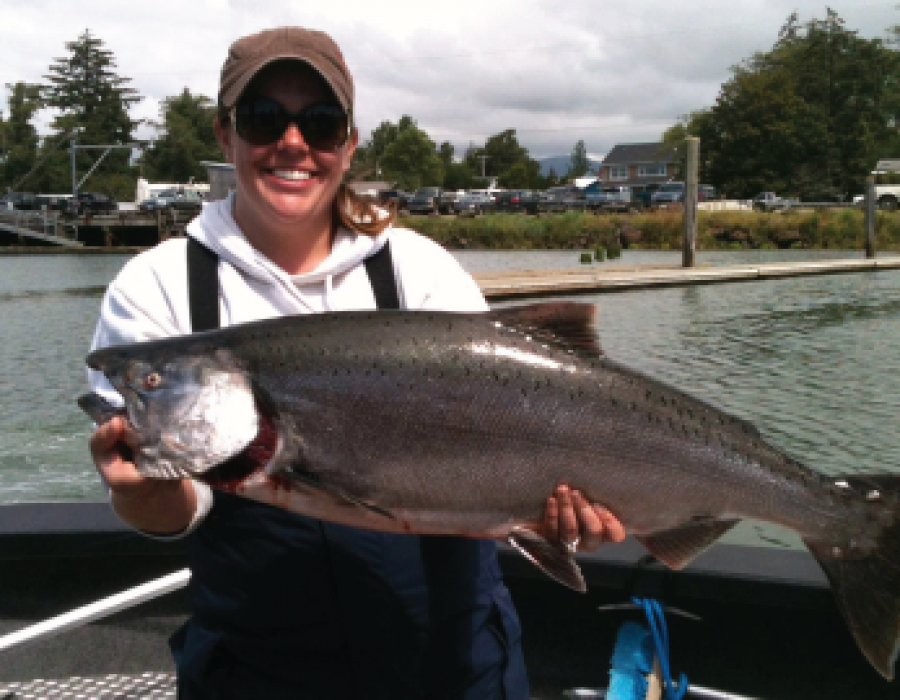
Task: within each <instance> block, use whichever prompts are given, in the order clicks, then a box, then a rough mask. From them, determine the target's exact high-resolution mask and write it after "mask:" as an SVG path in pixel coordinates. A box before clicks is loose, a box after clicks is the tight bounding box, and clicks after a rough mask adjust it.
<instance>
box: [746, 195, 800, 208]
mask: <svg viewBox="0 0 900 700" xmlns="http://www.w3.org/2000/svg"><path fill="white" fill-rule="evenodd" d="M798 204H800V200H799V199H797V198H796V197H779V196H778V195H777V194H775V193H774V192H760V193H759V194H758V195H756V196H755V197H754V198H753V208H754V209H755V210H756V211H775V210H776V209H787V208H789V207H795V206H797V205H798Z"/></svg>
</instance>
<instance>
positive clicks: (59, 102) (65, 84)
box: [41, 29, 141, 197]
mask: <svg viewBox="0 0 900 700" xmlns="http://www.w3.org/2000/svg"><path fill="white" fill-rule="evenodd" d="M66 48H67V49H68V51H69V55H68V56H65V57H60V58H55V59H54V61H53V63H52V64H51V65H50V67H49V73H47V74H46V75H45V76H44V78H45V79H47V80H48V81H49V82H48V83H47V84H45V85H43V86H42V89H41V92H42V97H43V100H44V103H45V105H46V106H48V107H54V108H56V109H58V110H59V112H60V113H59V115H58V116H57V117H56V118H55V119H54V121H53V127H54V128H55V129H56V130H57V131H58V133H60V134H66V133H70V132H73V131H77V132H78V142H79V143H80V144H90V145H112V144H128V143H130V142H132V140H133V139H132V132H133V130H134V128H135V127H136V126H137V123H138V122H136V121H134V120H132V119H131V118H130V117H129V115H128V108H129V107H130V106H131V105H132V104H134V103H135V102H139V101H140V99H141V98H140V97H139V96H138V95H137V91H136V90H134V89H133V88H130V87H126V85H127V83H128V82H130V78H124V77H121V76H119V75H117V74H116V73H115V72H114V69H115V66H116V63H115V58H114V56H113V53H112V52H111V51H109V50H107V49H105V48H103V41H102V40H100V39H98V38H97V37H94V36H92V35H91V33H90V30H87V29H86V30H85V31H84V32H83V33H82V34H81V35H79V37H78V39H77V40H76V41H70V42H67V43H66ZM97 157H99V154H98V153H97V152H94V153H93V154H92V155H89V154H88V153H85V152H79V153H78V155H77V162H76V164H77V168H78V170H79V172H81V173H84V172H87V170H88V169H89V168H90V167H91V166H92V165H93V164H94V162H95V159H96V158H97ZM129 157H130V154H129V152H128V151H127V150H124V149H121V150H114V151H111V152H110V153H109V155H107V156H106V157H105V159H104V161H103V165H102V166H101V169H98V171H97V174H96V175H93V176H92V181H93V182H92V185H91V188H92V189H100V190H103V191H106V192H107V193H108V194H112V195H114V196H117V197H125V196H131V195H133V192H134V184H133V177H134V175H135V170H134V168H132V167H131V166H130V165H129ZM50 161H51V162H50V167H49V168H46V169H45V174H44V175H43V177H42V178H41V180H42V184H43V186H44V189H46V190H47V191H66V190H67V189H68V188H69V186H70V185H69V184H68V183H69V182H70V180H69V179H70V177H71V175H70V173H69V172H68V158H67V156H66V154H64V153H62V154H58V155H54V156H51V157H50Z"/></svg>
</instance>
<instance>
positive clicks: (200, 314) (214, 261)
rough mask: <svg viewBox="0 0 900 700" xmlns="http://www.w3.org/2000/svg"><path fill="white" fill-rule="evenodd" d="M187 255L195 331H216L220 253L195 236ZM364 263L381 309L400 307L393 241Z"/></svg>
mask: <svg viewBox="0 0 900 700" xmlns="http://www.w3.org/2000/svg"><path fill="white" fill-rule="evenodd" d="M187 256H188V296H189V300H190V309H191V328H192V329H193V331H194V332H195V333H196V332H198V331H209V330H213V329H215V328H218V327H219V275H218V267H219V256H218V255H216V254H215V253H214V252H213V251H211V250H210V249H209V248H207V247H206V246H205V245H203V244H202V243H198V242H197V241H196V240H194V239H193V238H188V252H187ZM364 262H365V266H366V273H367V274H368V275H369V281H370V282H371V284H372V291H373V292H374V293H375V305H376V306H377V307H378V308H379V309H399V308H400V298H399V296H398V295H397V282H396V279H395V277H394V262H393V260H392V259H391V249H390V243H385V244H384V245H383V246H382V247H381V249H380V250H379V251H378V252H377V253H375V255H371V256H369V257H368V258H366V259H365V261H364Z"/></svg>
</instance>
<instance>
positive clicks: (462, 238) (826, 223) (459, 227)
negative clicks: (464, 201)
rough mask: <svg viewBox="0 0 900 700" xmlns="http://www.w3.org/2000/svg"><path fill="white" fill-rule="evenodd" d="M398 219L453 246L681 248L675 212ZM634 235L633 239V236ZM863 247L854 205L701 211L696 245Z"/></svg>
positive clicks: (882, 246)
mask: <svg viewBox="0 0 900 700" xmlns="http://www.w3.org/2000/svg"><path fill="white" fill-rule="evenodd" d="M399 224H400V225H402V226H407V227H409V228H412V229H415V230H416V231H419V232H420V233H422V234H424V235H426V236H428V237H430V238H433V239H434V240H436V241H437V242H439V243H441V244H442V245H444V246H446V247H448V248H451V249H460V248H465V249H475V250H478V249H484V250H595V249H597V248H601V247H602V248H606V250H607V251H608V253H609V256H608V257H610V258H613V257H614V254H613V251H616V250H617V248H618V244H619V242H620V241H621V242H622V243H623V245H624V246H625V247H628V246H629V245H630V247H635V248H646V249H658V250H678V249H680V248H681V241H682V227H683V218H682V214H681V212H679V211H677V210H667V211H656V212H646V213H637V214H612V215H596V214H590V213H580V212H567V213H565V214H547V215H541V216H529V215H527V214H487V215H483V216H479V217H474V218H468V217H466V218H455V217H429V216H403V217H400V220H399ZM629 237H631V238H632V240H631V241H629V240H628V239H629ZM864 244H865V233H864V215H863V212H861V211H859V210H857V209H830V210H828V209H825V210H818V211H811V212H789V213H778V212H774V213H759V212H703V211H701V212H698V217H697V248H698V249H705V250H730V249H735V248H750V247H752V248H777V247H780V246H783V247H787V246H790V247H802V248H842V249H861V248H863V247H864ZM876 248H877V249H879V250H897V251H900V213H898V212H894V213H890V214H889V213H885V212H879V213H878V217H877V220H876Z"/></svg>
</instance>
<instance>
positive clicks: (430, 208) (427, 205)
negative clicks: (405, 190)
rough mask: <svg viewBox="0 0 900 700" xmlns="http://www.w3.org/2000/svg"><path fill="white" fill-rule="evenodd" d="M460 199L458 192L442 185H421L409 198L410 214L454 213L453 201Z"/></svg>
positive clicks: (408, 207)
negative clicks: (442, 187)
mask: <svg viewBox="0 0 900 700" xmlns="http://www.w3.org/2000/svg"><path fill="white" fill-rule="evenodd" d="M457 199H459V197H458V196H457V194H456V192H453V191H451V190H444V189H441V188H440V187H420V188H419V189H417V190H416V193H415V194H414V195H413V197H412V199H410V200H409V204H408V205H407V209H409V213H410V214H452V213H453V203H454V202H455V201H456V200H457Z"/></svg>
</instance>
